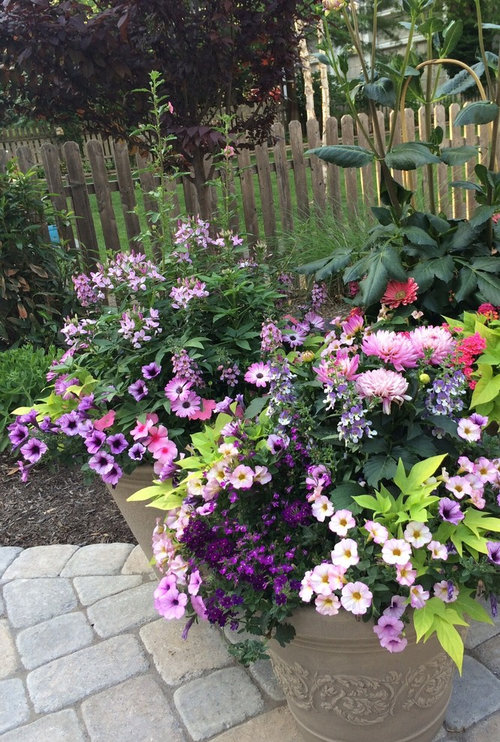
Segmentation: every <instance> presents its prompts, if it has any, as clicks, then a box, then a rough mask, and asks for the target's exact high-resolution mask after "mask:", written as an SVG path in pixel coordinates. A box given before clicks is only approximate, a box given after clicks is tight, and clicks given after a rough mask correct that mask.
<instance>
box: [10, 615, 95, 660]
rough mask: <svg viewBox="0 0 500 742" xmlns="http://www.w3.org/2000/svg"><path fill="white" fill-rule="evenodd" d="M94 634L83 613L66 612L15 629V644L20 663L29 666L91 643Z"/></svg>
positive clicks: (74, 650)
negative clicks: (21, 628) (33, 624)
mask: <svg viewBox="0 0 500 742" xmlns="http://www.w3.org/2000/svg"><path fill="white" fill-rule="evenodd" d="M94 638H95V634H94V632H93V631H92V628H91V627H90V624H89V622H88V621H87V619H86V618H85V616H84V615H83V613H66V614H65V615H63V616H56V617H55V618H51V619H50V620H49V621H44V622H43V623H39V624H37V625H36V626H30V628H28V629H24V631H21V632H19V634H18V635H17V638H16V644H17V648H18V650H19V654H20V655H21V660H22V663H23V665H24V666H25V667H26V669H27V670H33V669H34V668H35V667H39V666H40V665H43V664H44V663H46V662H50V661H51V660H55V659H56V658H57V657H62V656H63V655H65V654H70V653H71V652H76V650H77V649H82V648H83V647H86V646H87V645H88V644H91V643H92V641H93V640H94Z"/></svg>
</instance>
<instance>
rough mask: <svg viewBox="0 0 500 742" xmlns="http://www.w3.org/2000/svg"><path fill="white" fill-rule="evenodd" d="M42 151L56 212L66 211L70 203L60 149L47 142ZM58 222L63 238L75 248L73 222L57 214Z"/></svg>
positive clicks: (50, 194) (44, 167)
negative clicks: (64, 182) (62, 173)
mask: <svg viewBox="0 0 500 742" xmlns="http://www.w3.org/2000/svg"><path fill="white" fill-rule="evenodd" d="M41 153H42V163H43V169H44V170H45V177H46V179H47V188H48V191H49V196H50V200H51V201H52V203H53V205H54V209H55V210H56V212H65V211H67V210H68V203H67V200H66V194H65V189H64V185H63V181H62V176H61V166H60V160H59V149H58V148H57V147H56V146H55V145H54V144H50V143H49V142H47V143H46V144H42V147H41ZM56 224H57V229H58V231H59V234H60V235H61V238H62V240H64V242H66V243H67V244H68V245H69V247H70V248H71V249H74V247H75V238H74V236H73V230H72V228H71V224H66V223H65V222H64V221H63V220H62V218H61V217H59V216H58V215H57V214H56Z"/></svg>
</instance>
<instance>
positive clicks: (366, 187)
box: [358, 113, 373, 209]
mask: <svg viewBox="0 0 500 742" xmlns="http://www.w3.org/2000/svg"><path fill="white" fill-rule="evenodd" d="M359 120H360V122H361V124H362V126H363V128H364V129H365V131H369V128H370V124H369V120H368V116H367V115H366V113H360V114H359ZM358 144H359V145H360V146H361V147H365V148H368V141H367V139H366V137H365V135H364V133H363V131H362V129H361V127H359V126H358ZM361 192H362V194H363V200H364V202H365V207H366V208H367V209H369V208H370V206H373V167H372V166H371V165H365V167H362V168H361Z"/></svg>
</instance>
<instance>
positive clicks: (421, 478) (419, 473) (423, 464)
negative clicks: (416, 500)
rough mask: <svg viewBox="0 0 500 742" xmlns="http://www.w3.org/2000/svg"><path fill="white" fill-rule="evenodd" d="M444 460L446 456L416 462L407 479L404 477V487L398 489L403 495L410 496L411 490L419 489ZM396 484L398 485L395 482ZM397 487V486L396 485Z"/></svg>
mask: <svg viewBox="0 0 500 742" xmlns="http://www.w3.org/2000/svg"><path fill="white" fill-rule="evenodd" d="M445 458H446V454H443V455H441V456H431V457H430V458H429V459H424V460H423V461H418V462H417V463H416V464H414V465H413V466H412V468H411V469H410V473H409V474H408V477H405V482H404V486H403V487H402V488H401V487H400V489H401V491H402V492H403V493H404V494H412V490H414V489H416V488H417V487H420V486H421V485H422V484H423V483H424V482H425V481H427V479H429V477H432V475H433V474H434V473H435V471H436V470H437V469H438V467H439V466H441V464H442V463H443V461H444V459H445ZM396 484H398V483H397V482H396ZM398 487H399V484H398Z"/></svg>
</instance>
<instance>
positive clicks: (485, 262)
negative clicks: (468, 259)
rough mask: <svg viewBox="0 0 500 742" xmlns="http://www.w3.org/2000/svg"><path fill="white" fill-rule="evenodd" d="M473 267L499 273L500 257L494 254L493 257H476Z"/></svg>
mask: <svg viewBox="0 0 500 742" xmlns="http://www.w3.org/2000/svg"><path fill="white" fill-rule="evenodd" d="M472 267H473V268H475V269H477V270H480V271H486V272H487V273H498V272H500V257H498V256H496V257H495V256H494V255H492V256H491V257H484V258H475V259H474V261H473V262H472Z"/></svg>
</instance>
